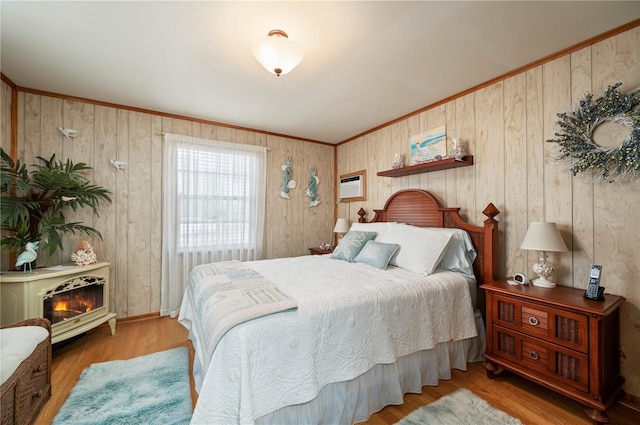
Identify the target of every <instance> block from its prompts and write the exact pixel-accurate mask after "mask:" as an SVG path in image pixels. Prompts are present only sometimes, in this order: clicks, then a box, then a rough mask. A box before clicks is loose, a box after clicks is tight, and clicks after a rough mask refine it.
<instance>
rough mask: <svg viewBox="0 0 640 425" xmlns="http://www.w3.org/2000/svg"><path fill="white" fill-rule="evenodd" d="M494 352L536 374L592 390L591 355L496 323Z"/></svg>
mask: <svg viewBox="0 0 640 425" xmlns="http://www.w3.org/2000/svg"><path fill="white" fill-rule="evenodd" d="M492 331H493V335H492V338H493V341H495V342H497V344H496V345H497V346H496V347H494V354H495V355H496V356H499V357H503V358H505V359H506V360H509V361H511V362H513V363H514V364H518V365H520V367H521V368H526V369H528V370H530V371H532V372H535V373H536V374H542V375H545V376H547V377H548V378H551V379H553V380H554V381H556V382H562V383H564V384H565V385H568V386H571V387H572V388H575V389H577V390H579V391H583V392H584V393H588V392H589V357H588V356H587V355H585V354H582V353H578V352H576V351H573V350H569V349H566V348H564V347H561V346H558V345H555V344H551V343H548V342H546V341H543V340H540V339H537V338H531V337H529V336H527V335H523V334H521V333H519V332H514V331H512V330H510V329H506V328H502V327H500V326H493V328H492Z"/></svg>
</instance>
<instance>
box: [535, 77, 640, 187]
mask: <svg viewBox="0 0 640 425" xmlns="http://www.w3.org/2000/svg"><path fill="white" fill-rule="evenodd" d="M620 85H622V83H616V84H614V85H612V86H609V87H608V88H607V90H606V91H605V92H604V95H603V96H602V97H599V98H597V99H593V94H587V95H586V96H585V97H584V99H583V100H581V101H580V108H578V109H577V110H575V111H573V112H569V113H560V114H558V117H559V118H560V121H557V123H556V124H558V125H559V126H560V128H561V131H560V132H559V133H556V134H555V135H556V137H557V138H556V139H551V140H547V142H551V143H557V144H558V145H559V146H560V155H559V156H558V159H564V158H568V157H569V158H573V160H574V162H573V165H572V166H571V172H572V173H573V175H574V176H575V175H577V174H578V173H582V172H585V171H587V170H593V171H594V173H595V175H596V176H599V177H602V179H603V180H605V181H611V180H612V179H613V177H612V176H613V175H617V177H618V178H621V177H624V176H626V175H628V174H631V173H632V172H637V171H638V169H640V90H637V91H634V92H632V93H630V94H628V95H623V94H621V93H620V92H619V91H618V87H620ZM607 121H610V122H617V123H620V124H622V125H624V126H626V127H628V128H629V130H630V131H629V136H628V137H627V139H626V140H624V141H623V142H622V144H621V145H618V146H612V147H603V146H599V145H597V144H596V143H595V142H594V141H593V133H594V131H595V130H596V128H598V126H599V125H600V124H603V123H605V122H607Z"/></svg>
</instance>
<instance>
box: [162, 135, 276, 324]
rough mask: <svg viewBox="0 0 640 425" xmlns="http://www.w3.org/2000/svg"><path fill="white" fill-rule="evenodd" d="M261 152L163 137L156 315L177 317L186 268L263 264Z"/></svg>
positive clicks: (263, 169)
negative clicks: (229, 262)
mask: <svg viewBox="0 0 640 425" xmlns="http://www.w3.org/2000/svg"><path fill="white" fill-rule="evenodd" d="M266 156H267V149H266V148H264V147H261V146H252V145H244V144H239V143H227V142H218V141H213V140H206V139H199V138H196V137H189V136H182V135H177V134H168V133H167V134H165V135H164V145H163V162H162V171H163V173H162V174H163V177H162V195H163V199H162V205H163V209H162V286H161V291H160V297H161V305H160V314H161V315H162V316H171V317H176V316H177V315H178V313H179V310H180V303H181V302H182V296H183V294H184V288H185V287H186V285H187V283H188V279H189V273H190V272H191V269H193V267H195V266H197V265H199V264H206V263H212V262H215V261H227V260H240V261H249V260H260V259H262V240H263V233H264V214H265V211H264V210H265V187H266V173H267V172H266V163H267V158H266Z"/></svg>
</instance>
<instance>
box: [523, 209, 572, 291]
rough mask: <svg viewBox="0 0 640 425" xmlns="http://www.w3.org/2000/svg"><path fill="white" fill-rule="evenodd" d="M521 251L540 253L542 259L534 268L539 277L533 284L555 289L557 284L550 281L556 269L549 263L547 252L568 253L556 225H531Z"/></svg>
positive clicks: (544, 223) (543, 223)
mask: <svg viewBox="0 0 640 425" xmlns="http://www.w3.org/2000/svg"><path fill="white" fill-rule="evenodd" d="M520 249H527V250H534V251H540V258H539V259H538V262H537V263H534V264H533V267H532V269H533V272H534V273H535V274H537V275H538V276H539V277H538V279H536V280H534V281H533V284H534V285H535V286H541V287H543V288H555V286H556V284H555V283H554V282H551V281H550V280H549V277H551V275H552V274H553V272H554V271H555V268H554V267H553V264H552V263H550V262H548V261H547V254H546V252H547V251H554V252H564V251H567V246H566V245H565V244H564V241H563V240H562V237H561V236H560V232H559V231H558V227H557V226H556V223H546V222H537V223H531V224H529V229H528V230H527V234H526V235H525V237H524V240H523V241H522V246H520Z"/></svg>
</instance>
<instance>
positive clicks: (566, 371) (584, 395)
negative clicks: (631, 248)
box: [481, 279, 625, 423]
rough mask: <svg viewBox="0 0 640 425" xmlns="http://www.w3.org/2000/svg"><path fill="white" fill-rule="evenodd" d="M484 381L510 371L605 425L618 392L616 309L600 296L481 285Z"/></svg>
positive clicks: (614, 301)
mask: <svg viewBox="0 0 640 425" xmlns="http://www.w3.org/2000/svg"><path fill="white" fill-rule="evenodd" d="M481 288H482V289H484V290H485V297H486V304H485V307H486V313H487V314H486V318H487V350H486V352H485V353H484V354H483V356H484V358H485V359H486V362H485V363H484V367H485V369H486V370H487V376H488V377H489V378H493V377H494V375H495V374H496V373H499V372H500V371H501V370H503V369H504V370H510V371H512V372H515V373H517V374H519V375H521V376H523V377H525V378H527V379H530V380H532V381H534V382H537V383H538V384H540V385H544V386H545V387H547V388H549V389H551V390H553V391H557V392H558V393H560V394H563V395H565V396H567V397H571V398H572V399H573V400H575V401H577V402H579V403H582V404H584V405H585V406H587V409H585V413H586V414H587V416H588V417H589V418H590V419H592V421H593V423H608V422H609V419H608V417H607V415H606V413H605V410H606V409H607V408H608V407H609V406H611V404H613V403H614V402H615V400H616V397H617V396H618V395H619V394H620V392H621V391H622V384H623V383H624V378H623V377H622V376H620V356H619V350H620V324H619V323H620V306H621V305H622V304H623V303H624V301H625V299H624V298H623V297H619V296H616V295H612V294H605V297H604V298H605V299H604V301H593V300H589V299H586V298H584V296H583V294H584V290H583V289H578V288H569V287H566V286H558V287H555V288H541V287H536V286H534V285H510V284H509V283H508V282H507V280H506V279H504V280H498V281H495V282H491V283H486V284H484V285H482V286H481Z"/></svg>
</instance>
